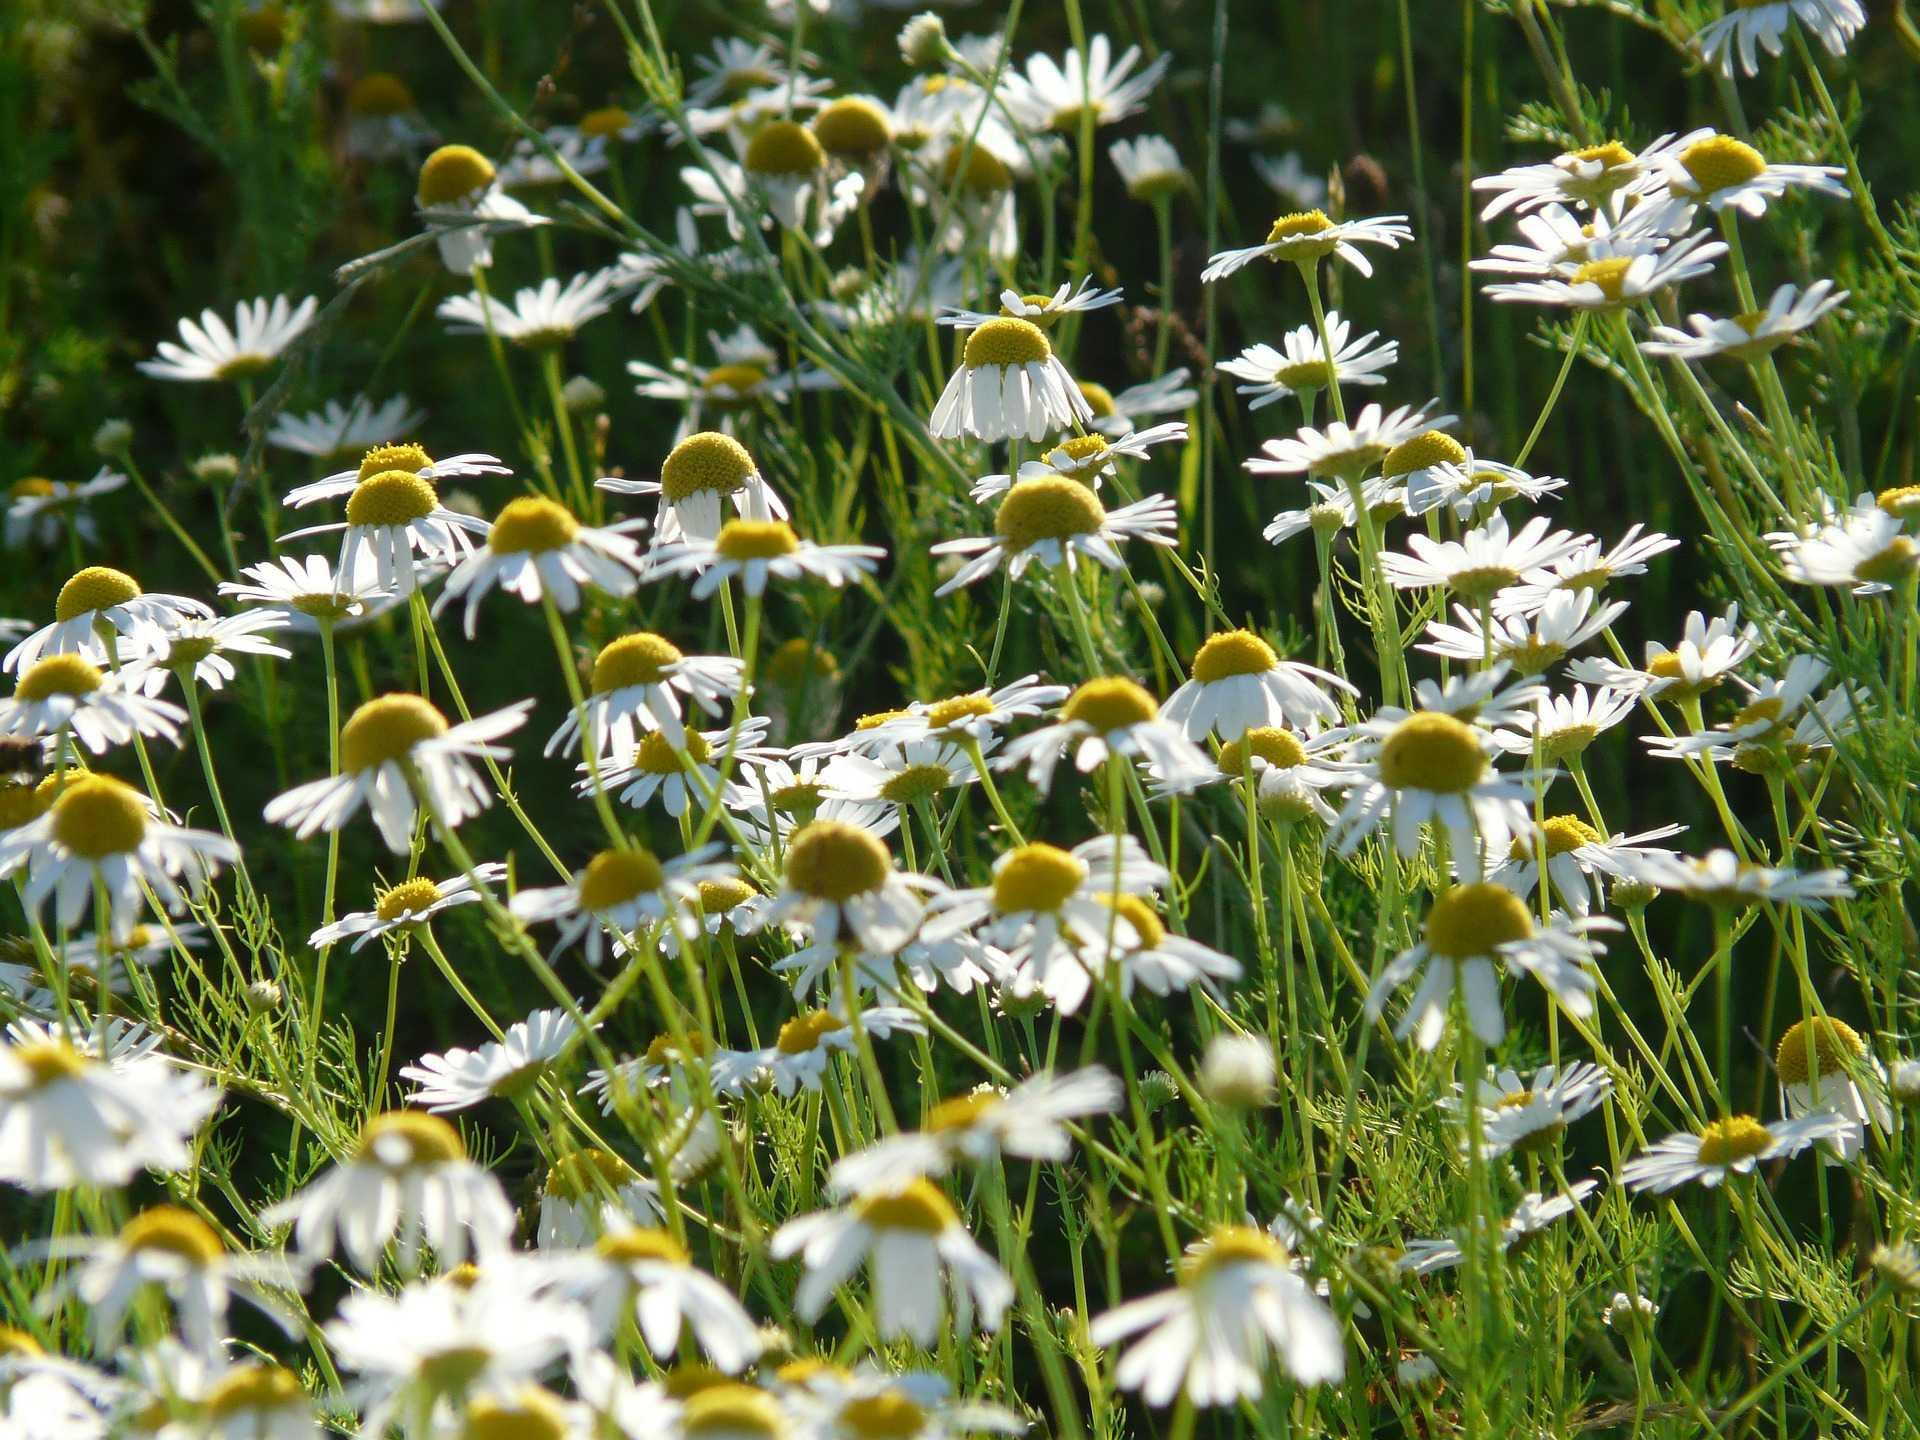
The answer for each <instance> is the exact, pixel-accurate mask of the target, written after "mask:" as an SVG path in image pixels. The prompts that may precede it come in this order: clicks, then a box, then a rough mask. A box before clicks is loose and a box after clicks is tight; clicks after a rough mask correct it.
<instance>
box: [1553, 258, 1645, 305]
mask: <svg viewBox="0 0 1920 1440" xmlns="http://www.w3.org/2000/svg"><path fill="white" fill-rule="evenodd" d="M1632 268H1633V257H1632V256H1630V255H1609V256H1608V257H1607V258H1606V259H1604V260H1589V261H1587V263H1586V264H1584V265H1582V266H1580V267H1579V268H1578V269H1576V270H1575V271H1574V272H1573V274H1572V275H1571V276H1569V277H1568V283H1569V284H1573V285H1593V286H1596V287H1597V288H1598V289H1599V291H1600V293H1601V294H1602V295H1604V296H1606V297H1607V299H1608V300H1609V301H1611V302H1612V303H1613V304H1615V305H1618V304H1620V303H1621V301H1622V299H1624V298H1625V294H1626V291H1625V286H1626V281H1627V271H1629V270H1630V269H1632Z"/></svg>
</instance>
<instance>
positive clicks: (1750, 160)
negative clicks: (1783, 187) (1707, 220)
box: [1680, 135, 1767, 195]
mask: <svg viewBox="0 0 1920 1440" xmlns="http://www.w3.org/2000/svg"><path fill="white" fill-rule="evenodd" d="M1680 168H1681V169H1683V170H1685V171H1686V172H1687V174H1689V175H1691V176H1692V177H1693V182H1694V184H1696V185H1698V186H1699V187H1700V193H1701V194H1702V195H1714V194H1717V193H1719V192H1720V191H1722V190H1728V189H1731V188H1732V187H1734V186H1735V185H1745V184H1746V183H1747V182H1748V181H1750V180H1757V179H1758V178H1759V177H1760V176H1762V175H1764V174H1766V171H1767V160H1766V157H1765V156H1764V155H1762V154H1761V153H1760V152H1759V151H1758V150H1756V149H1754V148H1753V147H1752V146H1751V145H1748V144H1746V143H1745V142H1744V141H1740V140H1736V139H1734V138H1733V137H1732V136H1731V135H1715V136H1712V137H1711V138H1709V139H1706V140H1696V141H1694V142H1693V144H1691V145H1689V146H1688V147H1687V148H1686V149H1684V150H1682V151H1681V152H1680Z"/></svg>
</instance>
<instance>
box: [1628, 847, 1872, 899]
mask: <svg viewBox="0 0 1920 1440" xmlns="http://www.w3.org/2000/svg"><path fill="white" fill-rule="evenodd" d="M1619 870H1620V877H1619V878H1621V879H1623V880H1630V881H1637V882H1639V883H1641V884H1644V885H1651V886H1653V887H1654V888H1655V889H1656V890H1664V891H1668V892H1670V893H1673V894H1678V895H1685V896H1687V897H1689V898H1690V899H1694V900H1700V901H1703V902H1705V903H1706V904H1709V905H1720V906H1725V907H1728V908H1730V909H1744V908H1746V907H1747V906H1750V905H1754V904H1757V903H1759V902H1761V901H1766V902H1767V903H1769V904H1773V905H1800V906H1804V907H1805V908H1807V909H1809V910H1824V909H1826V908H1827V902H1828V901H1829V900H1850V899H1852V898H1853V885H1852V883H1851V882H1850V881H1849V880H1848V878H1847V872H1846V871H1844V870H1789V869H1784V868H1781V867H1777V866H1771V865H1758V864H1754V863H1752V862H1750V861H1744V860H1742V859H1740V857H1739V856H1737V855H1735V854H1734V853H1733V852H1732V851H1731V850H1710V851H1708V852H1707V853H1706V854H1705V855H1703V856H1700V857H1698V858H1697V859H1696V858H1694V857H1691V856H1684V855H1679V856H1676V855H1669V854H1667V853H1666V852H1664V851H1649V852H1648V853H1646V854H1644V855H1640V856H1635V857H1633V858H1632V859H1631V861H1629V862H1626V863H1622V864H1621V865H1620V866H1619Z"/></svg>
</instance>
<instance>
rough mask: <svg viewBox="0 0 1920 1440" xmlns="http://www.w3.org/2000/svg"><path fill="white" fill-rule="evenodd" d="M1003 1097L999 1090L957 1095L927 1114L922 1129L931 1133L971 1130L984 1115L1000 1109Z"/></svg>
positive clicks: (989, 1089)
mask: <svg viewBox="0 0 1920 1440" xmlns="http://www.w3.org/2000/svg"><path fill="white" fill-rule="evenodd" d="M1000 1101H1001V1095H1000V1092H999V1091H998V1090H994V1089H992V1088H987V1089H983V1090H975V1091H974V1092H973V1093H972V1094H970V1095H955V1096H954V1097H953V1098H952V1099H951V1100H942V1101H941V1102H940V1103H939V1104H938V1105H936V1106H934V1107H933V1109H931V1110H929V1111H928V1112H927V1118H926V1121H925V1123H924V1124H922V1126H921V1127H920V1128H921V1129H923V1130H926V1131H928V1132H931V1133H937V1132H939V1131H942V1130H970V1129H972V1128H973V1126H974V1125H975V1124H977V1123H978V1122H979V1120H980V1118H981V1117H982V1116H984V1115H988V1114H991V1113H992V1112H993V1111H994V1110H995V1109H996V1108H998V1106H999V1104H1000Z"/></svg>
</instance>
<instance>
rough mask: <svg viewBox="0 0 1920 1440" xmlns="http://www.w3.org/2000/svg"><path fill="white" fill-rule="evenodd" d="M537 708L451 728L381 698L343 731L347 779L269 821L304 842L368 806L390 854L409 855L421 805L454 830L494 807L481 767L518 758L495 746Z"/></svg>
mask: <svg viewBox="0 0 1920 1440" xmlns="http://www.w3.org/2000/svg"><path fill="white" fill-rule="evenodd" d="M532 707H533V702H532V701H531V700H521V701H518V702H517V703H515V704H512V705H509V706H507V707H506V708H505V709H504V710H496V711H494V712H493V713H492V714H491V715H482V716H479V717H477V718H476V719H473V720H468V721H465V722H463V723H462V724H459V725H449V724H448V723H447V718H446V716H444V715H442V714H441V713H440V712H439V711H438V710H437V709H435V708H434V706H433V704H432V702H430V701H427V700H423V699H422V698H421V697H420V696H418V695H405V694H396V695H381V696H378V697H377V698H375V699H372V700H369V701H367V702H366V703H365V704H363V705H361V706H360V707H359V708H358V709H356V710H355V711H354V712H353V714H352V715H350V716H348V717H347V723H346V724H344V725H342V726H341V727H340V773H339V774H338V775H331V776H328V777H327V778H326V779H324V780H314V781H311V782H309V783H308V784H305V785H296V786H295V787H294V788H293V789H291V790H289V791H287V792H286V793H285V794H283V795H279V796H277V797H275V798H274V799H273V800H272V801H270V802H268V804H267V807H266V810H265V811H264V812H263V813H264V814H265V816H266V818H267V820H268V821H269V822H271V823H272V824H275V825H285V826H287V827H289V828H290V829H291V830H292V831H293V832H294V834H295V835H296V836H298V837H299V838H300V839H302V840H304V839H306V838H307V837H309V836H311V835H313V834H316V833H317V832H319V831H322V830H325V831H329V832H331V831H334V830H338V829H340V828H341V827H342V826H343V825H345V824H346V823H347V821H349V820H351V819H352V818H353V817H354V815H356V814H357V813H358V812H359V811H360V810H361V808H362V807H363V806H364V807H365V808H367V809H368V810H369V811H370V812H371V813H372V815H373V822H374V824H375V825H376V826H377V827H378V828H379V831H380V838H381V839H383V840H385V841H386V842H387V848H388V849H389V850H392V851H393V852H394V853H395V854H402V853H404V852H405V851H406V849H407V847H408V845H409V844H410V843H411V842H412V838H413V826H414V821H415V819H416V817H417V816H418V814H419V806H418V803H416V802H424V803H425V805H426V808H427V810H428V812H429V813H430V814H431V815H432V816H433V817H434V818H435V820H436V821H437V822H438V823H439V824H440V825H442V826H445V827H449V828H451V827H453V826H456V825H458V824H459V823H460V822H461V821H463V820H467V819H469V818H471V817H472V816H475V815H478V814H479V813H480V812H481V811H482V810H484V809H486V808H487V806H489V805H491V804H492V803H493V798H494V797H493V787H492V786H491V785H489V784H487V782H486V781H484V780H482V779H481V777H480V774H479V772H478V771H477V770H476V769H475V768H474V763H473V762H474V761H475V760H479V759H494V760H504V759H506V758H507V756H508V755H509V754H510V753H511V752H510V751H509V750H508V749H507V748H506V747H505V746H503V745H497V744H495V743H493V742H495V741H497V740H498V739H499V738H500V737H501V736H503V735H507V734H510V733H511V732H512V731H515V730H517V729H519V728H520V727H521V726H522V725H524V724H525V723H526V719H527V712H528V711H529V710H530V709H532Z"/></svg>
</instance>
